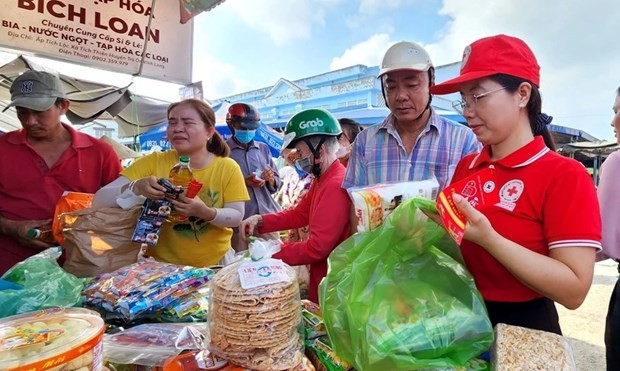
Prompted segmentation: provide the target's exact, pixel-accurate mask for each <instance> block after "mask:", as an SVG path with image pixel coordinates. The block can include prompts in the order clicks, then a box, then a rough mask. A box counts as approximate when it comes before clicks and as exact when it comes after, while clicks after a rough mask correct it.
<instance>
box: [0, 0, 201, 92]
mask: <svg viewBox="0 0 620 371" xmlns="http://www.w3.org/2000/svg"><path fill="white" fill-rule="evenodd" d="M179 12H180V8H179V2H178V1H171V0H159V1H154V0H146V1H141V0H95V1H84V0H3V1H2V12H1V13H0V46H2V47H6V48H11V49H17V50H21V51H27V52H31V53H34V54H36V55H40V56H44V57H48V58H53V59H58V60H63V61H67V62H71V63H78V64H82V65H85V66H89V67H97V68H101V69H105V70H109V71H114V72H120V73H126V74H131V75H140V76H143V77H149V78H154V79H159V80H164V81H168V82H174V83H179V84H188V83H190V82H191V73H192V44H193V41H192V37H193V22H192V21H189V22H187V23H185V24H182V23H181V22H180V15H179ZM149 21H150V26H149Z"/></svg>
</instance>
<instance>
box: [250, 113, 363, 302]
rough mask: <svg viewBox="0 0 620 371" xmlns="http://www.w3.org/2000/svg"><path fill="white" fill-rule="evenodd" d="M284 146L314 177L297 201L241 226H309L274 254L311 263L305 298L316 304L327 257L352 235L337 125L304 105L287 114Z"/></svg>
mask: <svg viewBox="0 0 620 371" xmlns="http://www.w3.org/2000/svg"><path fill="white" fill-rule="evenodd" d="M284 133H285V136H284V144H283V146H282V147H283V148H295V149H296V150H297V151H296V152H297V159H296V161H295V165H296V166H298V167H300V168H301V169H303V170H304V171H306V172H308V173H311V174H313V175H314V177H315V179H314V180H313V182H312V185H311V186H310V190H309V191H308V193H306V194H305V195H304V196H303V198H302V199H301V200H300V201H299V203H298V204H297V205H296V206H295V207H293V208H290V209H287V210H284V211H281V212H277V213H272V214H265V215H253V216H251V217H249V218H247V219H245V220H244V221H243V222H241V225H240V227H239V231H240V234H241V237H242V238H244V239H247V237H248V236H250V235H252V234H254V233H260V234H263V233H268V232H274V231H281V230H288V229H293V228H301V227H304V226H309V230H310V236H309V238H308V240H307V241H301V242H285V243H284V244H283V245H282V250H281V251H280V252H279V253H277V254H276V255H274V256H273V258H276V259H282V260H283V261H284V262H285V263H287V264H289V265H293V266H295V265H305V264H309V265H310V284H309V294H308V296H309V299H310V300H312V301H313V302H315V303H318V292H317V289H318V285H319V283H320V282H321V280H322V279H323V277H325V275H326V274H327V257H328V256H329V254H330V253H331V252H332V250H334V249H335V248H336V246H338V245H339V244H340V243H341V242H342V241H344V240H345V239H347V238H348V237H349V235H350V227H349V212H350V210H351V200H350V198H349V195H348V194H347V192H346V191H345V190H344V189H342V188H341V184H342V180H343V178H344V173H345V167H344V166H343V165H342V164H341V163H340V161H338V157H337V156H336V152H337V150H338V139H337V137H338V136H339V135H340V134H341V133H342V129H341V128H340V124H339V123H338V120H336V119H335V118H334V117H333V116H332V115H331V114H330V113H329V112H327V111H325V110H322V109H315V108H313V109H307V110H304V111H301V112H299V113H297V114H296V115H294V116H293V117H291V119H290V120H289V122H288V123H287V124H286V128H285V130H284Z"/></svg>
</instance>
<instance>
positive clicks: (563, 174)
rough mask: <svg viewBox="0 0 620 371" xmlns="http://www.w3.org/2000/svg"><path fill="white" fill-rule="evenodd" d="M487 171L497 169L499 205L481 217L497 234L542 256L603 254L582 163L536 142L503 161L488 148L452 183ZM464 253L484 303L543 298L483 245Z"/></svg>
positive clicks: (464, 164) (468, 245) (468, 160)
mask: <svg viewBox="0 0 620 371" xmlns="http://www.w3.org/2000/svg"><path fill="white" fill-rule="evenodd" d="M485 167H492V168H494V169H495V175H496V182H495V191H496V192H499V198H500V202H499V203H497V204H495V205H493V206H491V207H486V208H483V209H482V210H481V212H482V213H483V214H484V215H486V217H487V218H488V219H489V221H490V222H491V225H492V226H493V228H495V230H496V231H497V232H498V233H499V234H501V235H502V236H504V237H505V238H507V239H509V240H511V241H513V242H515V243H518V244H520V245H521V246H524V247H525V248H527V249H530V250H532V251H534V252H536V253H538V254H542V255H549V251H550V250H551V249H557V248H573V247H592V248H596V249H600V248H601V218H600V214H599V206H598V200H597V197H596V189H595V187H594V182H593V181H592V178H591V177H590V175H589V174H588V172H587V171H586V169H585V168H584V166H583V165H582V164H581V163H579V162H577V161H575V160H573V159H570V158H567V157H564V156H562V155H559V154H558V153H556V152H554V151H552V150H550V149H549V148H548V147H546V146H545V143H544V140H543V138H542V137H541V136H536V137H535V138H534V140H532V141H531V142H530V143H528V144H527V145H525V146H523V147H522V148H520V149H519V150H517V151H515V152H513V153H512V154H510V155H508V156H506V157H505V158H503V159H501V160H499V161H492V160H491V152H490V147H489V146H485V147H484V148H483V150H482V152H481V153H480V154H478V155H470V156H467V157H465V158H464V159H463V160H462V161H461V162H460V163H459V165H458V166H457V168H456V171H455V173H454V177H453V180H452V181H453V182H456V181H458V180H460V179H463V178H465V177H467V176H469V175H471V174H473V173H475V172H477V171H480V170H482V169H483V168H485ZM461 251H462V253H463V258H464V259H465V264H466V265H467V268H468V269H469V271H470V272H471V273H472V275H473V276H474V279H475V281H476V285H477V287H478V289H479V290H480V292H481V293H482V296H483V297H484V299H485V300H487V301H500V302H522V301H529V300H533V299H535V298H540V297H542V295H540V294H538V293H537V292H535V291H533V290H532V289H530V288H528V287H526V286H525V285H524V284H522V283H521V282H520V281H519V280H517V279H516V278H515V277H514V276H512V274H510V272H509V271H508V270H507V269H506V268H505V267H504V266H503V265H502V264H500V263H499V262H498V261H497V260H495V258H494V257H493V256H491V254H489V253H488V252H487V251H486V250H484V248H482V247H480V246H479V245H477V244H474V243H472V242H470V241H467V240H463V242H462V243H461ZM522 264H527V261H524V262H522Z"/></svg>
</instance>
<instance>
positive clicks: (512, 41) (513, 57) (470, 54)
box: [430, 35, 540, 95]
mask: <svg viewBox="0 0 620 371" xmlns="http://www.w3.org/2000/svg"><path fill="white" fill-rule="evenodd" d="M499 73H501V74H505V75H510V76H516V77H520V78H522V79H525V80H527V81H529V82H531V83H533V84H534V85H536V86H537V87H538V86H540V66H539V65H538V62H537V61H536V56H534V53H533V52H532V50H531V49H530V48H529V46H527V44H526V43H525V42H524V41H523V40H521V39H518V38H516V37H512V36H507V35H495V36H490V37H485V38H483V39H479V40H476V41H474V42H473V43H472V44H471V45H468V46H467V47H466V48H465V50H464V51H463V62H461V74H460V75H459V77H456V78H454V79H451V80H447V81H444V82H442V83H441V84H437V85H434V86H431V88H430V91H431V93H432V94H438V95H441V94H449V93H454V92H456V91H459V89H460V87H461V84H463V83H465V82H469V81H472V80H477V79H480V78H483V77H488V76H493V75H496V74H499Z"/></svg>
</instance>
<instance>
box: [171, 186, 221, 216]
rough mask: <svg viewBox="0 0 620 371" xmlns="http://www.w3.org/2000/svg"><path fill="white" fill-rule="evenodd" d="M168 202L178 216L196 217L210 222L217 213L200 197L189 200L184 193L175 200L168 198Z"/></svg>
mask: <svg viewBox="0 0 620 371" xmlns="http://www.w3.org/2000/svg"><path fill="white" fill-rule="evenodd" d="M168 201H170V203H172V206H173V207H174V210H175V211H176V212H177V213H178V214H179V215H184V216H196V217H199V218H201V219H204V220H206V221H208V222H210V221H212V220H213V219H214V218H215V214H216V213H217V211H215V209H214V208H212V207H209V206H207V205H206V204H205V203H204V201H203V200H202V199H201V198H200V197H194V198H189V197H187V196H185V193H182V194H181V195H179V197H178V198H177V199H176V200H175V199H172V198H168Z"/></svg>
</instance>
